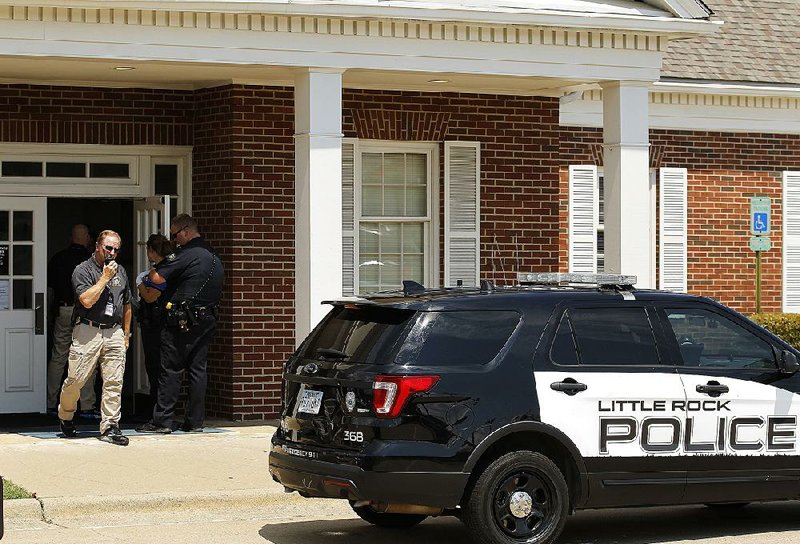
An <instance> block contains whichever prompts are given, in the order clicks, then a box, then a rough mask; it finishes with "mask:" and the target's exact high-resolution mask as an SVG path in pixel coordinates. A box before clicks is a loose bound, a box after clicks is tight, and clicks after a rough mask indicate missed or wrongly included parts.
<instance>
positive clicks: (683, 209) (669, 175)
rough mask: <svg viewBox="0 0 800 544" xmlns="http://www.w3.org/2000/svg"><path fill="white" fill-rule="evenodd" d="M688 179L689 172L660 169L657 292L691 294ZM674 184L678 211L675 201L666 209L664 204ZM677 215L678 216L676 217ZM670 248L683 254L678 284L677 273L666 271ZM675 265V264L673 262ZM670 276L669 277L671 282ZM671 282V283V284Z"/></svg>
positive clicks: (673, 192) (677, 169)
mask: <svg viewBox="0 0 800 544" xmlns="http://www.w3.org/2000/svg"><path fill="white" fill-rule="evenodd" d="M688 179H689V172H688V170H687V169H686V168H661V169H660V171H659V182H660V189H661V190H660V191H659V201H660V202H659V204H660V205H659V208H660V209H659V211H660V221H659V234H660V238H659V241H660V245H661V247H660V251H659V263H658V264H659V266H658V271H659V281H658V288H659V289H662V290H669V291H677V292H681V293H686V292H688V280H689V270H688V253H689V247H688V246H689V237H688V233H689V225H688V207H689V197H688V195H689V190H688ZM668 184H671V188H670V196H673V197H674V196H676V194H677V196H678V198H679V201H678V202H677V204H678V206H679V207H678V209H677V210H676V208H675V201H673V203H672V205H671V206H667V205H666V204H665V200H666V197H667V190H666V186H667V185H668ZM676 211H677V213H675V212H676ZM670 212H672V216H671V217H670V218H669V219H670V221H669V225H670V230H669V232H667V223H668V221H667V219H666V218H667V214H668V213H670ZM668 243H669V244H670V245H671V247H673V248H674V247H677V248H678V249H679V250H680V252H681V254H680V262H678V263H677V264H678V266H679V267H680V272H681V277H680V278H679V279H678V280H677V281H675V271H674V270H670V271H667V268H666V265H665V263H666V253H667V252H666V251H665V250H664V249H665V247H666V246H667V244H668ZM670 256H671V257H673V258H674V257H675V253H671V254H670ZM672 262H673V263H674V262H675V261H672ZM668 276H670V277H669V278H668ZM670 280H671V281H672V283H670Z"/></svg>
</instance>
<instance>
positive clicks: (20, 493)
mask: <svg viewBox="0 0 800 544" xmlns="http://www.w3.org/2000/svg"><path fill="white" fill-rule="evenodd" d="M31 497H33V495H32V494H31V492H30V491H28V490H27V489H25V488H24V487H20V486H18V485H17V484H15V483H14V482H12V481H11V480H5V479H4V480H3V500H6V499H29V498H31Z"/></svg>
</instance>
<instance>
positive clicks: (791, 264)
mask: <svg viewBox="0 0 800 544" xmlns="http://www.w3.org/2000/svg"><path fill="white" fill-rule="evenodd" d="M790 178H792V181H793V182H795V183H796V186H795V187H794V188H793V191H792V193H793V194H792V195H791V197H792V198H793V199H794V200H796V202H794V203H793V206H794V208H795V209H800V171H791V170H786V171H784V172H783V195H782V196H783V199H782V210H783V217H782V225H783V244H782V246H783V250H782V255H781V259H782V262H783V267H782V269H783V270H782V274H781V283H782V290H781V291H782V295H781V304H782V306H783V308H782V310H783V311H784V312H800V303H795V304H790V302H789V278H788V273H787V272H788V270H789V269H790V268H792V269H793V271H794V272H795V275H796V276H800V214H794V216H793V218H792V219H790V218H789V217H790V216H789V209H788V208H789V205H788V203H789V200H790V195H789V191H788V182H789V179H790ZM795 231H796V232H795ZM790 246H791V248H790ZM789 253H791V255H790V254H789ZM792 283H793V284H794V285H793V286H792V287H793V288H794V289H795V290H796V291H795V293H793V298H795V299H800V281H797V280H795V281H793V282H792Z"/></svg>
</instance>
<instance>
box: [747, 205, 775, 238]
mask: <svg viewBox="0 0 800 544" xmlns="http://www.w3.org/2000/svg"><path fill="white" fill-rule="evenodd" d="M770 205H771V202H770V199H769V197H765V196H754V197H751V198H750V234H753V235H755V236H763V235H765V234H769V215H770Z"/></svg>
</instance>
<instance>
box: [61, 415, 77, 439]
mask: <svg viewBox="0 0 800 544" xmlns="http://www.w3.org/2000/svg"><path fill="white" fill-rule="evenodd" d="M58 424H59V426H60V427H61V434H62V436H63V437H64V438H76V437H77V436H78V429H76V428H75V424H74V423H73V422H72V420H70V421H66V420H64V419H59V420H58Z"/></svg>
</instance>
